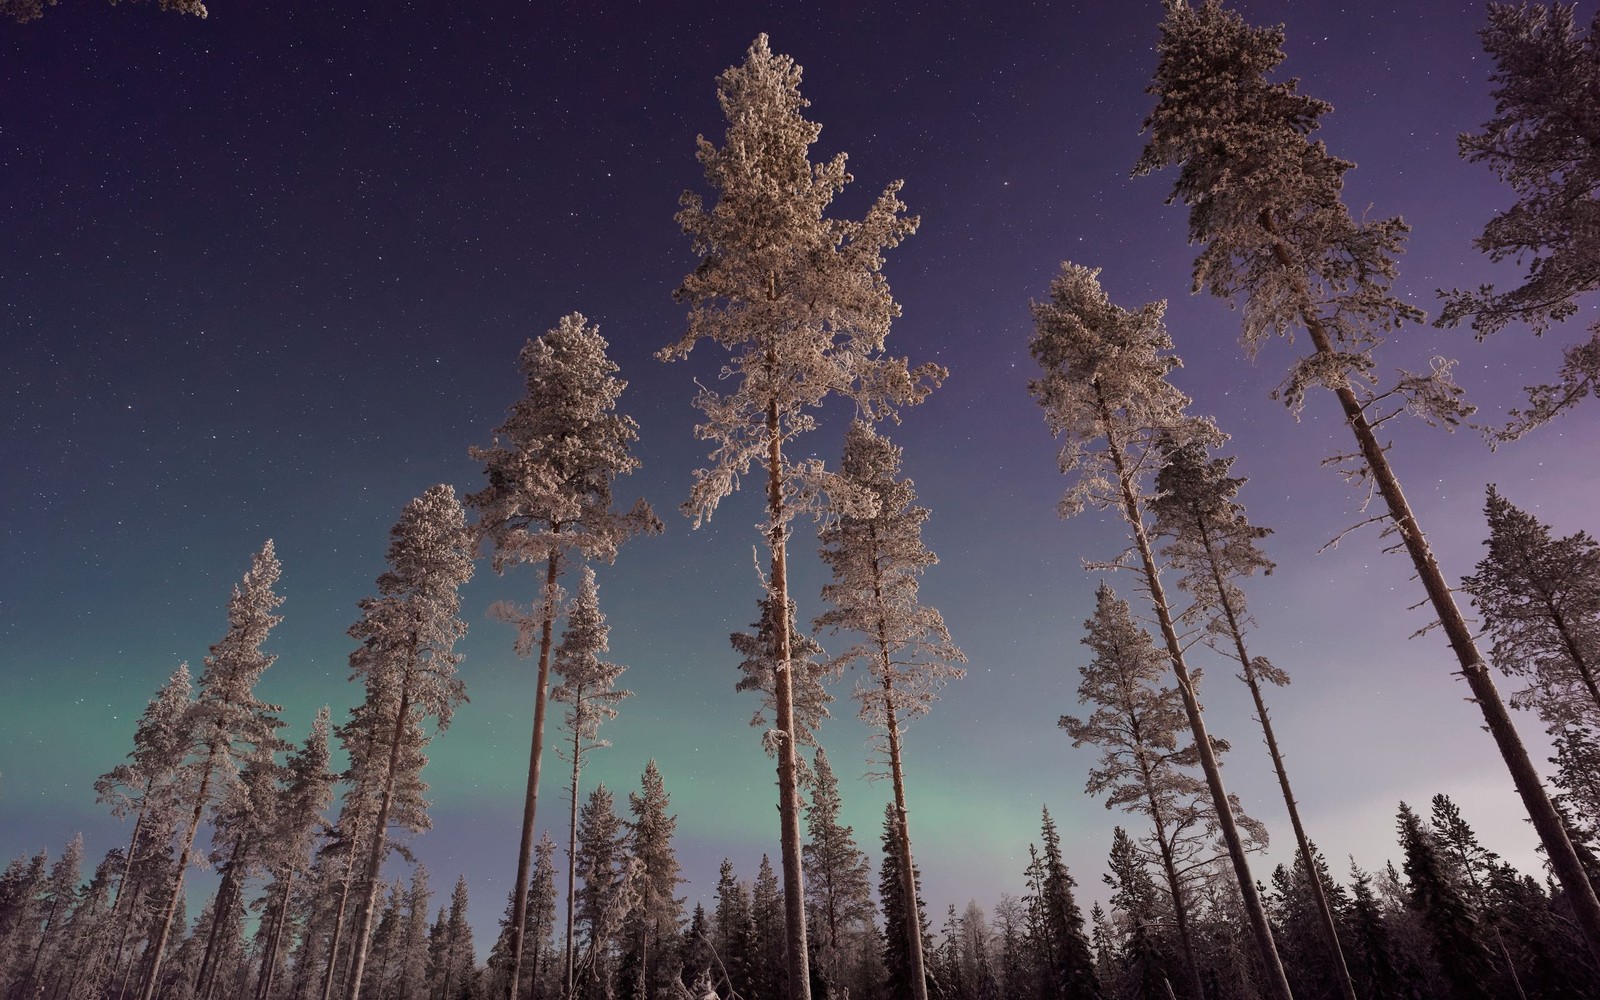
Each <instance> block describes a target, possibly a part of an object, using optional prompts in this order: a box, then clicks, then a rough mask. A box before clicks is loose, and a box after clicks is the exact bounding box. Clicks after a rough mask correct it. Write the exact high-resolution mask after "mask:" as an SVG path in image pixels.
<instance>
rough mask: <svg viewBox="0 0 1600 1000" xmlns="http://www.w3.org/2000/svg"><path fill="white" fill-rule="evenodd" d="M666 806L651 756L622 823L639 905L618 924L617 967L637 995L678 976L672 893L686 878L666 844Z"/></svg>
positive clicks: (678, 909) (677, 914)
mask: <svg viewBox="0 0 1600 1000" xmlns="http://www.w3.org/2000/svg"><path fill="white" fill-rule="evenodd" d="M670 805H671V797H670V796H669V795H668V794H667V789H666V785H665V783H664V782H663V781H662V779H661V769H660V768H658V767H657V766H656V762H655V760H654V759H652V760H651V761H650V762H649V763H648V764H646V765H645V769H644V774H643V775H641V776H640V779H639V791H637V792H629V793H628V810H629V812H631V813H632V815H633V818H632V819H631V820H629V821H628V824H627V826H628V849H629V853H630V854H631V856H632V857H633V860H634V861H635V863H637V865H638V866H639V875H638V880H637V886H638V890H637V891H638V893H639V903H638V906H636V907H635V908H634V909H633V910H632V912H630V913H629V914H628V920H627V923H626V924H625V925H624V926H623V934H622V939H623V955H622V968H623V970H624V976H623V981H624V983H626V982H627V981H628V978H629V977H628V976H627V972H629V971H631V972H632V973H633V976H632V987H631V988H632V992H633V995H634V996H638V997H645V998H649V997H655V996H659V995H661V994H663V993H665V992H666V990H667V988H668V986H669V984H670V983H671V982H673V981H674V980H676V979H677V978H678V971H679V967H678V964H677V961H678V955H677V952H678V951H679V947H680V944H681V940H680V933H679V928H678V923H679V921H680V920H681V919H682V918H683V899H682V898H681V897H679V896H678V894H677V892H678V886H679V885H681V884H683V882H684V881H686V880H685V879H684V878H683V877H682V876H681V875H680V874H679V867H678V854H677V851H676V850H674V848H673V846H672V837H673V833H674V831H675V830H676V829H677V826H678V817H677V816H669V815H668V814H667V809H668V807H669V806H670ZM625 988H626V987H625Z"/></svg>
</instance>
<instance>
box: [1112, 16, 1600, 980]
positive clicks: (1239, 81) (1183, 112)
mask: <svg viewBox="0 0 1600 1000" xmlns="http://www.w3.org/2000/svg"><path fill="white" fill-rule="evenodd" d="M1165 6H1166V18H1165V19H1164V20H1163V21H1162V25H1161V41H1160V44H1159V46H1158V51H1159V52H1160V60H1159V63H1158V65H1157V68H1156V73H1155V79H1154V80H1153V81H1152V83H1151V85H1150V88H1149V90H1150V93H1152V94H1154V95H1155V96H1156V106H1155V108H1154V109H1153V110H1152V111H1151V112H1150V114H1149V116H1148V117H1146V119H1145V132H1146V134H1147V135H1148V136H1149V140H1148V142H1147V143H1146V145H1145V149H1144V152H1143V153H1142V155H1141V156H1140V158H1139V162H1138V164H1137V166H1136V167H1135V172H1137V173H1151V172H1154V171H1156V170H1159V169H1161V168H1163V167H1168V166H1173V167H1177V168H1178V171H1179V173H1178V180H1177V184H1176V186H1175V188H1174V190H1173V194H1172V199H1171V200H1174V201H1181V202H1182V203H1184V204H1185V205H1187V206H1188V207H1189V238H1190V241H1191V242H1192V243H1199V244H1204V249H1203V250H1202V251H1201V253H1200V255H1199V256H1198V257H1197V258H1196V260H1195V271H1194V283H1195V288H1196V290H1199V289H1206V290H1208V291H1210V292H1211V293H1212V294H1214V295H1217V296H1218V297H1220V298H1224V299H1227V300H1229V301H1230V302H1234V303H1236V304H1238V305H1240V306H1242V309H1241V312H1242V315H1243V328H1242V333H1241V341H1242V343H1243V344H1244V346H1245V350H1246V352H1247V353H1248V354H1249V355H1250V356H1252V357H1253V356H1254V355H1255V354H1256V352H1257V351H1258V349H1259V348H1260V347H1261V346H1262V345H1263V344H1264V343H1265V342H1266V341H1268V340H1270V339H1272V338H1273V337H1276V336H1285V337H1287V336H1289V335H1291V333H1292V331H1294V330H1296V329H1303V330H1304V331H1305V333H1306V334H1307V336H1308V339H1309V340H1310V342H1311V347H1312V351H1311V353H1310V354H1309V355H1308V356H1306V357H1303V358H1301V359H1300V360H1298V361H1297V362H1295V363H1294V365H1293V366H1292V367H1291V368H1290V371H1289V375H1288V377H1287V378H1286V379H1285V381H1284V383H1283V384H1282V385H1281V386H1280V387H1279V390H1278V393H1277V395H1278V396H1279V397H1280V398H1282V399H1284V400H1285V401H1286V402H1287V403H1288V404H1289V405H1290V406H1291V407H1292V408H1296V409H1298V408H1299V407H1300V405H1301V404H1302V402H1303V400H1304V398H1305V394H1306V393H1307V392H1308V391H1310V390H1312V389H1315V388H1317V387H1319V386H1320V387H1322V388H1325V389H1327V390H1329V391H1330V392H1331V393H1332V394H1333V395H1334V397H1335V399H1336V401H1337V402H1338V405H1339V410H1340V413H1341V414H1342V415H1343V417H1344V421H1345V423H1346V424H1347V425H1348V426H1349V428H1350V431H1351V433H1352V435H1353V436H1354V438H1355V443H1356V451H1355V453H1353V454H1348V455H1341V456H1338V459H1339V460H1344V461H1347V462H1348V464H1347V465H1346V467H1345V470H1344V471H1345V475H1346V478H1347V479H1349V480H1350V481H1352V482H1355V483H1357V484H1361V485H1364V486H1366V487H1368V488H1370V489H1372V490H1374V491H1375V492H1376V493H1377V494H1378V495H1379V496H1381V497H1382V499H1383V503H1384V509H1385V511H1386V513H1385V514H1384V515H1381V516H1379V517H1377V518H1374V520H1384V521H1387V522H1388V526H1389V528H1390V529H1391V530H1392V531H1393V532H1395V533H1396V534H1398V535H1399V536H1400V540H1399V547H1401V548H1403V549H1404V550H1405V551H1406V553H1407V555H1408V556H1410V558H1411V564H1412V566H1413V568H1414V569H1415V570H1416V573H1417V577H1418V579H1419V581H1420V582H1421V584H1422V587H1423V589H1424V591H1425V592H1426V594H1427V599H1428V603H1429V604H1430V605H1431V606H1432V608H1433V611H1434V613H1435V614H1436V615H1437V616H1438V622H1439V626H1440V628H1441V630H1442V632H1443V633H1444V638H1445V640H1446V642H1447V643H1448V645H1449V646H1450V649H1451V651H1452V652H1453V653H1454V655H1455V658H1456V664H1457V666H1458V668H1459V670H1460V672H1461V675H1462V676H1463V677H1464V678H1465V679H1466V681H1467V686H1468V688H1469V689H1470V690H1471V693H1472V701H1473V702H1474V703H1475V704H1476V705H1477V706H1478V708H1479V710H1480V711H1481V712H1482V713H1483V718H1484V722H1485V723H1486V725H1487V728H1488V729H1489V732H1490V734H1491V735H1492V737H1493V738H1494V740H1495V745H1496V747H1497V748H1498V749H1499V751H1500V754H1501V756H1502V758H1503V759H1504V760H1505V762H1506V768H1507V770H1508V771H1509V772H1510V773H1511V777H1512V780H1513V782H1514V783H1515V784H1516V787H1517V792H1518V794H1519V795H1520V796H1521V798H1522V801H1523V805H1524V807H1525V808H1526V809H1527V810H1528V815H1529V818H1531V819H1532V820H1533V825H1534V829H1535V830H1537V831H1538V834H1539V839H1540V840H1541V841H1542V842H1543V844H1544V847H1545V851H1546V852H1547V854H1548V856H1549V858H1550V863H1551V865H1552V867H1553V868H1554V869H1555V872H1556V876H1557V878H1559V879H1560V880H1561V884H1562V886H1563V887H1564V888H1565V889H1566V890H1567V892H1568V893H1569V894H1570V896H1571V897H1572V899H1573V906H1574V910H1575V914H1576V916H1577V919H1578V922H1579V925H1580V926H1581V927H1582V928H1583V931H1584V937H1585V939H1586V941H1587V942H1588V945H1589V949H1590V951H1591V952H1593V953H1594V955H1595V956H1596V957H1597V958H1600V900H1597V899H1596V898H1595V891H1594V888H1593V887H1592V886H1591V885H1590V884H1589V882H1588V879H1587V878H1586V876H1585V875H1584V871H1583V867H1582V865H1581V864H1580V863H1579V861H1578V858H1577V855H1576V853H1575V852H1574V851H1573V848H1572V844H1571V843H1570V842H1569V841H1568V839H1567V836H1566V832H1565V831H1564V829H1563V828H1562V825H1561V820H1560V817H1559V816H1558V815H1557V813H1556V811H1555V808H1554V807H1553V806H1552V805H1551V804H1550V800H1549V797H1548V796H1547V795H1546V793H1545V791H1544V788H1543V786H1542V785H1541V784H1540V780H1539V773H1538V771H1537V770H1536V769H1535V768H1534V766H1533V761H1532V760H1531V759H1530V758H1529V756H1528V752H1527V748H1526V747H1524V746H1523V744H1522V740H1521V737H1520V736H1519V735H1518V734H1517V731H1516V728H1515V727H1514V726H1513V725H1512V722H1511V718H1510V714H1509V713H1508V712H1507V711H1506V708H1505V705H1504V703H1503V702H1502V701H1501V699H1500V694H1499V692H1498V690H1496V688H1495V685H1494V680H1493V678H1492V677H1491V676H1490V674H1489V669H1488V667H1487V666H1486V665H1485V664H1484V662H1483V657H1482V655H1481V654H1480V653H1479V652H1478V648H1477V644H1476V642H1475V640H1474V637H1473V634H1472V628H1471V626H1469V625H1468V624H1467V620H1466V618H1465V616H1463V615H1462V613H1461V609H1460V608H1459V607H1458V606H1457V604H1456V601H1455V597H1454V595H1453V594H1452V593H1451V590H1450V584H1449V581H1447V580H1446V579H1445V576H1444V573H1443V572H1442V571H1441V570H1440V569H1439V564H1438V561H1437V560H1435V558H1434V556H1433V552H1432V550H1431V548H1430V547H1429V545H1428V540H1427V536H1426V535H1425V534H1424V533H1423V531H1422V527H1421V525H1420V523H1419V522H1418V521H1417V518H1416V515H1415V514H1414V513H1413V511H1412V509H1411V504H1410V502H1409V501H1408V500H1407V499H1406V496H1405V493H1404V491H1403V490H1402V489H1401V486H1400V479H1399V477H1398V476H1397V475H1396V474H1395V471H1394V469H1393V467H1392V466H1391V464H1390V461H1389V453H1388V448H1387V445H1385V444H1384V443H1383V442H1382V441H1381V440H1380V439H1379V437H1378V430H1379V428H1380V427H1381V425H1382V424H1383V423H1384V422H1385V421H1387V420H1388V419H1390V418H1391V417H1393V416H1396V415H1398V414H1400V413H1402V412H1410V413H1412V414H1415V415H1417V416H1419V417H1422V418H1423V419H1425V420H1427V421H1429V422H1431V423H1436V424H1444V425H1447V426H1448V425H1453V424H1456V423H1459V422H1460V421H1462V420H1464V419H1466V418H1467V417H1468V416H1469V415H1470V414H1471V412H1472V408H1471V407H1470V406H1468V405H1467V404H1466V403H1465V402H1464V401H1463V400H1462V399H1461V392H1460V389H1459V388H1457V387H1456V386H1455V385H1454V384H1453V383H1452V382H1451V380H1450V367H1451V363H1450V362H1448V361H1445V360H1443V359H1439V360H1436V361H1435V363H1434V364H1433V366H1432V369H1431V370H1430V371H1427V372H1420V373H1411V372H1403V373H1401V375H1400V376H1399V378H1398V380H1396V381H1395V382H1393V383H1391V384H1390V385H1389V387H1388V388H1387V389H1383V390H1382V391H1379V387H1378V385H1377V383H1376V381H1375V376H1374V372H1375V371H1376V366H1377V361H1376V358H1375V356H1374V353H1375V351H1376V349H1377V347H1378V346H1379V345H1380V344H1381V343H1382V341H1383V339H1384V335H1385V334H1386V333H1388V332H1390V331H1393V330H1396V329H1398V328H1400V327H1401V326H1403V325H1404V324H1405V323H1408V322H1414V321H1418V320H1420V319H1421V318H1422V314H1421V312H1420V311H1419V310H1418V309H1416V307H1414V306H1412V305H1410V304H1409V303H1407V302H1405V301H1404V300H1403V299H1401V298H1400V297H1398V296H1396V295H1395V294H1394V293H1393V290H1392V285H1393V282H1394V278H1395V274H1396V266H1395V259H1396V258H1397V257H1398V255H1399V253H1400V250H1401V246H1402V243H1403V240H1404V237H1405V233H1406V231H1407V230H1406V225H1405V223H1404V222H1403V221H1402V220H1401V219H1399V218H1397V217H1396V218H1388V219H1363V220H1362V221H1360V222H1357V221H1356V219H1355V218H1354V217H1353V216H1351V214H1350V211H1349V209H1348V208H1347V207H1346V206H1345V204H1344V201H1343V198H1342V187H1343V177H1344V173H1345V172H1346V171H1347V170H1349V169H1350V168H1351V167H1352V166H1353V164H1351V163H1350V162H1348V161H1346V160H1340V159H1338V158H1336V157H1334V156H1332V155H1331V154H1330V153H1329V152H1328V150H1327V149H1326V147H1324V146H1323V144H1322V143H1320V142H1313V141H1312V139H1311V133H1312V132H1314V131H1315V130H1316V128H1317V127H1318V125H1319V121H1320V119H1321V117H1322V116H1323V115H1324V114H1326V113H1327V112H1328V111H1329V110H1331V108H1330V106H1329V105H1328V104H1326V103H1325V102H1322V101H1319V100H1316V99H1315V98H1311V97H1307V96H1305V95H1303V94H1301V93H1299V92H1298V90H1297V88H1296V82H1295V81H1293V80H1289V81H1283V82H1270V81H1268V79H1267V74H1268V73H1270V72H1272V71H1273V70H1274V69H1276V68H1277V66H1278V65H1279V64H1281V63H1282V62H1283V60H1284V53H1283V31H1282V29H1281V28H1256V27H1252V26H1251V25H1249V24H1247V23H1246V22H1245V21H1244V19H1243V18H1241V17H1240V16H1239V15H1238V14H1236V13H1234V12H1233V11H1231V10H1228V9H1227V8H1226V7H1224V6H1223V5H1222V3H1221V2H1219V0H1199V2H1197V3H1194V4H1190V3H1188V2H1186V0H1166V3H1165ZM1246 895H1247V898H1248V893H1247V894H1246Z"/></svg>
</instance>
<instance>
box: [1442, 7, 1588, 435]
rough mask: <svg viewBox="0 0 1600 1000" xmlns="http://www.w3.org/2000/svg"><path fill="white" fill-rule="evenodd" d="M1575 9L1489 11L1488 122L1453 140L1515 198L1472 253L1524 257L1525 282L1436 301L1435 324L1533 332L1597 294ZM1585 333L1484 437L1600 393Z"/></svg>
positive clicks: (1485, 331) (1583, 74) (1520, 429)
mask: <svg viewBox="0 0 1600 1000" xmlns="http://www.w3.org/2000/svg"><path fill="white" fill-rule="evenodd" d="M1576 8H1577V5H1576V4H1563V3H1551V4H1542V3H1534V4H1528V3H1522V4H1515V5H1513V4H1507V3H1491V4H1489V5H1488V18H1489V23H1488V25H1487V26H1486V27H1485V28H1484V29H1483V30H1482V31H1480V32H1479V34H1480V35H1482V37H1483V48H1484V51H1485V52H1487V53H1488V54H1489V56H1490V57H1491V58H1492V59H1493V60H1494V71H1493V72H1492V73H1491V74H1490V75H1489V79H1490V81H1491V82H1493V83H1494V84H1496V86H1495V88H1494V90H1493V91H1492V93H1491V96H1492V97H1494V100H1495V108H1494V111H1495V116H1494V117H1493V118H1491V119H1489V120H1488V121H1487V122H1485V123H1484V124H1483V130H1482V131H1481V132H1478V133H1470V132H1469V133H1467V134H1465V135H1462V136H1461V138H1460V142H1461V155H1462V156H1463V157H1465V158H1466V159H1467V160H1469V161H1471V162H1474V163H1487V164H1488V165H1489V168H1490V169H1491V170H1493V171H1494V172H1495V174H1496V175H1497V176H1498V177H1499V178H1500V179H1501V180H1502V181H1504V182H1505V183H1507V184H1509V185H1510V186H1511V189H1512V190H1513V191H1515V192H1516V194H1517V201H1516V204H1514V205H1512V206H1511V207H1510V208H1508V209H1506V210H1505V211H1503V212H1501V213H1499V214H1498V215H1496V216H1495V217H1494V218H1492V219H1490V220H1489V222H1488V224H1487V225H1485V226H1484V227H1483V233H1482V234H1481V235H1479V236H1478V238H1477V239H1475V240H1473V245H1474V246H1476V247H1477V248H1478V249H1479V250H1482V251H1483V252H1484V253H1486V254H1488V255H1489V259H1490V260H1495V261H1503V260H1508V259H1510V260H1515V261H1516V262H1517V263H1518V264H1521V263H1522V262H1523V261H1524V260H1527V261H1528V271H1527V278H1526V280H1525V281H1524V282H1523V284H1522V285H1520V286H1519V287H1517V288H1515V289H1512V290H1511V291H1509V292H1497V291H1495V289H1494V286H1493V285H1487V284H1486V285H1481V286H1479V288H1478V289H1477V290H1476V291H1472V292H1463V291H1460V290H1455V291H1452V292H1450V293H1448V294H1446V295H1445V296H1444V298H1445V306H1444V311H1443V312H1442V313H1441V314H1440V316H1439V325H1440V326H1454V325H1456V324H1457V323H1460V322H1461V321H1462V320H1466V319H1470V320H1471V321H1472V329H1473V330H1474V331H1475V332H1476V333H1477V335H1478V339H1479V340H1482V339H1483V338H1485V337H1487V336H1489V335H1491V334H1494V333H1497V332H1499V331H1500V330H1501V329H1503V328H1504V327H1505V326H1506V325H1507V324H1508V323H1512V322H1523V323H1526V324H1528V325H1529V326H1530V327H1531V328H1532V329H1533V332H1534V333H1535V334H1542V333H1544V332H1545V331H1546V330H1547V329H1549V327H1550V324H1551V323H1554V322H1559V321H1561V320H1564V319H1567V318H1568V317H1570V316H1572V315H1573V314H1574V313H1575V312H1577V309H1578V304H1577V301H1576V300H1577V298H1578V296H1580V295H1583V294H1585V293H1587V292H1592V291H1594V290H1595V289H1597V288H1600V251H1597V250H1596V240H1595V216H1596V213H1597V212H1600V123H1597V122H1596V121H1595V120H1594V106H1595V102H1596V101H1597V100H1600V37H1597V35H1596V28H1595V26H1594V25H1591V26H1590V29H1589V31H1588V33H1587V34H1585V33H1583V32H1580V31H1579V30H1578V28H1577V25H1576V23H1575V21H1574V17H1573V15H1574V13H1575V11H1576ZM1530 258H1531V259H1530ZM1590 331H1591V334H1590V337H1589V340H1588V341H1586V342H1583V343H1579V344H1574V345H1573V346H1571V347H1568V348H1567V349H1566V351H1565V355H1564V358H1563V360H1562V364H1561V369H1560V371H1559V373H1558V376H1557V378H1558V381H1557V382H1556V383H1555V384H1553V385H1536V386H1529V387H1528V403H1529V406H1528V408H1527V409H1526V410H1513V411H1512V412H1511V418H1512V419H1511V422H1510V424H1508V425H1507V426H1506V427H1505V428H1503V429H1500V430H1498V431H1496V432H1494V435H1493V436H1494V438H1496V439H1498V440H1500V441H1510V440H1513V439H1515V438H1518V437H1520V436H1522V435H1523V434H1525V433H1527V432H1528V431H1530V430H1532V429H1533V428H1535V427H1537V426H1539V425H1540V424H1542V423H1544V422H1546V421H1548V420H1549V419H1551V418H1552V417H1554V416H1556V415H1557V414H1558V413H1560V412H1562V411H1563V410H1566V409H1568V408H1569V407H1571V406H1573V405H1574V404H1576V403H1577V402H1578V401H1579V400H1581V399H1583V398H1584V397H1585V396H1590V395H1597V394H1600V325H1596V326H1591V327H1590Z"/></svg>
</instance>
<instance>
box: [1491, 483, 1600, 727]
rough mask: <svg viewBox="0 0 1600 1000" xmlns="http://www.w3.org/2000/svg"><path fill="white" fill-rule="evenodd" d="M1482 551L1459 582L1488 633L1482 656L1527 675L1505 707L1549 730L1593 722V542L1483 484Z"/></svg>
mask: <svg viewBox="0 0 1600 1000" xmlns="http://www.w3.org/2000/svg"><path fill="white" fill-rule="evenodd" d="M1484 515H1485V516H1486V517H1487V519H1488V522H1489V537H1488V539H1487V540H1485V542H1484V544H1485V545H1487V546H1488V547H1489V554H1488V555H1487V556H1485V557H1484V558H1483V559H1482V560H1481V561H1479V563H1478V565H1477V567H1476V569H1477V571H1476V572H1475V573H1473V574H1472V575H1470V576H1467V577H1464V578H1463V579H1462V581H1461V585H1462V587H1463V588H1465V589H1466V591H1467V592H1468V593H1470V594H1471V595H1472V603H1473V605H1474V606H1476V607H1477V609H1478V611H1479V613H1480V614H1482V615H1483V625H1484V630H1485V631H1486V632H1488V633H1489V635H1490V636H1491V637H1493V639H1494V648H1493V649H1492V650H1491V651H1490V655H1491V656H1492V657H1493V658H1494V664H1495V666H1497V667H1499V668H1500V670H1501V672H1502V673H1504V674H1505V675H1506V676H1508V677H1517V678H1521V679H1523V680H1525V681H1526V682H1527V685H1528V686H1527V687H1525V688H1523V689H1522V690H1521V691H1518V692H1516V693H1515V694H1513V695H1512V696H1511V705H1512V707H1513V708H1533V709H1535V710H1536V711H1537V712H1538V713H1539V718H1540V719H1541V720H1543V721H1544V723H1545V726H1546V727H1547V728H1548V729H1550V730H1551V731H1554V730H1556V729H1557V728H1560V727H1562V726H1565V725H1588V726H1591V727H1592V726H1600V543H1596V542H1595V540H1594V539H1593V538H1591V537H1589V535H1588V534H1587V533H1585V532H1582V531H1579V532H1575V533H1574V534H1571V535H1567V536H1566V537H1565V538H1552V537H1551V534H1550V528H1549V526H1548V525H1546V524H1544V523H1542V522H1540V521H1539V520H1538V519H1537V518H1535V517H1534V516H1533V515H1531V514H1529V513H1527V512H1526V511H1523V510H1521V509H1520V508H1518V507H1516V506H1515V505H1514V504H1512V503H1511V501H1509V500H1507V499H1506V498H1505V497H1503V496H1501V495H1500V492H1499V491H1498V490H1496V489H1495V487H1494V486H1493V485H1491V486H1490V487H1489V488H1488V499H1487V500H1486V501H1485V504H1484Z"/></svg>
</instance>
